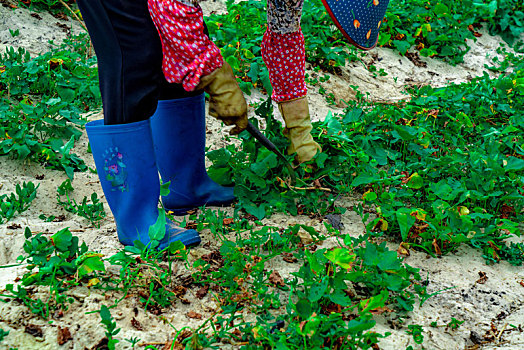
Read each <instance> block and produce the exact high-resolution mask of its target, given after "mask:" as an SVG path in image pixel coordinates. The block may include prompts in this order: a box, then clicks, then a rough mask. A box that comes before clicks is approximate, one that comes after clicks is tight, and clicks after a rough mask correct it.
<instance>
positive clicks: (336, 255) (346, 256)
mask: <svg viewBox="0 0 524 350" xmlns="http://www.w3.org/2000/svg"><path fill="white" fill-rule="evenodd" d="M324 256H325V257H326V258H328V259H329V260H330V261H331V262H332V263H334V264H336V265H338V266H340V267H342V268H343V269H349V268H351V264H352V263H353V262H354V261H355V259H356V255H355V254H353V253H352V252H350V250H349V249H347V248H335V249H333V250H330V251H327V252H326V253H325V254H324Z"/></svg>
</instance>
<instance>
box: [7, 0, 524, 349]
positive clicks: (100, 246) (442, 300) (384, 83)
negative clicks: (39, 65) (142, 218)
mask: <svg viewBox="0 0 524 350" xmlns="http://www.w3.org/2000/svg"><path fill="white" fill-rule="evenodd" d="M202 5H203V7H204V9H205V12H206V13H210V12H212V11H224V9H225V6H224V3H223V2H221V1H210V0H208V1H205V2H203V3H202ZM39 16H41V18H42V19H37V18H35V17H32V16H31V12H29V11H27V10H20V9H18V10H15V11H13V10H11V9H9V8H6V7H3V6H0V50H1V52H3V51H4V48H5V47H9V46H15V47H24V48H26V49H27V50H28V51H29V52H30V53H31V54H37V53H39V52H42V51H45V50H47V49H48V48H49V47H50V44H49V43H47V40H53V41H54V42H55V43H59V42H60V41H61V40H62V39H63V38H64V37H65V36H66V35H67V32H68V31H69V30H66V29H64V28H70V29H71V30H73V31H74V32H78V31H80V30H81V28H80V27H79V26H78V24H76V23H75V22H70V21H66V20H59V19H56V18H54V17H52V16H50V15H48V14H45V13H40V14H39ZM57 22H58V23H60V26H58V25H57ZM64 25H65V26H64ZM9 29H11V30H16V29H19V31H20V34H19V35H18V36H15V37H13V36H12V35H11V34H10V32H9ZM482 33H483V36H482V37H481V38H479V40H477V41H476V42H470V43H469V44H470V45H471V50H470V52H469V53H468V54H467V55H466V57H465V62H464V63H463V64H461V65H459V66H456V67H454V66H450V65H447V64H445V63H442V62H441V61H437V60H433V59H427V58H421V59H420V61H421V62H423V63H424V64H420V63H417V64H415V63H413V62H412V61H410V60H409V59H407V58H406V57H401V56H399V55H398V54H396V53H395V52H393V51H391V50H388V49H382V48H378V49H376V50H374V51H373V52H371V53H370V54H369V55H367V56H365V58H364V61H365V62H366V63H367V64H370V63H371V62H374V64H375V65H376V66H377V68H378V69H380V68H382V69H384V71H386V72H387V73H388V75H387V76H385V77H377V78H374V77H373V75H372V74H371V73H369V72H368V71H367V70H366V69H365V67H364V65H363V64H362V63H353V64H350V65H348V66H347V67H345V68H343V70H342V76H331V78H330V79H329V81H327V82H326V83H321V86H322V87H324V88H325V89H326V91H327V92H328V93H333V94H334V95H335V98H336V106H329V105H328V104H327V103H326V101H325V97H324V96H322V95H320V94H319V93H318V88H319V86H312V87H310V95H309V100H310V103H311V112H312V116H313V119H315V120H322V119H323V118H324V117H325V116H326V114H327V113H328V111H331V112H333V113H339V112H341V111H342V109H343V106H344V102H343V101H349V100H351V99H352V98H354V96H355V91H354V90H353V89H352V88H351V87H350V85H356V86H358V87H359V89H360V91H361V92H363V93H369V98H370V99H371V100H372V101H398V100H400V99H403V98H406V95H405V93H404V91H405V85H413V84H416V85H423V84H431V85H433V86H443V85H446V84H448V83H450V82H452V83H459V82H463V81H468V80H469V79H471V78H473V77H475V76H479V75H481V74H482V72H483V67H484V64H489V63H490V61H491V59H492V57H493V56H494V55H496V52H495V50H496V48H497V47H498V46H499V43H500V42H501V40H500V38H498V37H492V36H490V35H488V34H487V33H486V32H482ZM309 68H311V67H309ZM308 72H309V74H310V75H312V76H313V75H314V74H315V72H314V71H312V70H311V69H309V71H308ZM260 97H262V95H261V94H260V93H257V92H254V93H253V94H252V96H250V97H248V100H249V101H250V102H257V101H258V99H259V98H260ZM277 111H278V110H277ZM250 113H251V114H252V113H253V111H252V110H251V111H250ZM276 113H277V114H278V112H276ZM276 117H277V118H279V117H280V116H278V115H276ZM89 118H90V119H97V118H101V116H100V114H98V115H92V116H90V117H89ZM207 123H208V125H207V127H208V133H207V136H208V141H207V142H208V145H211V146H212V147H221V146H222V145H224V144H225V143H226V142H228V141H226V139H225V138H224V133H222V132H220V129H221V126H220V124H219V123H217V122H216V121H215V120H213V119H211V118H209V119H208V121H207ZM74 151H75V152H76V153H77V154H78V155H80V156H81V157H82V158H83V159H84V160H85V161H86V163H87V165H88V166H90V167H94V163H93V161H92V159H91V156H90V155H89V154H88V153H87V137H86V135H85V134H84V135H83V136H82V138H81V140H80V141H79V142H78V143H77V144H76V146H75V150H74ZM41 175H44V176H43V177H42V176H41ZM37 176H38V179H37ZM65 179H66V176H65V174H64V173H62V172H59V171H53V170H48V169H44V168H42V167H41V166H39V165H36V164H28V163H25V162H20V161H14V160H10V159H8V158H7V157H2V158H0V193H9V192H11V191H14V188H15V186H16V184H18V183H21V182H23V181H32V182H33V183H35V184H38V185H39V188H38V196H37V198H36V199H35V201H34V202H33V204H32V206H31V208H30V209H29V210H28V211H27V212H25V213H24V214H23V215H20V216H18V217H16V218H14V219H13V220H12V221H11V222H9V224H8V225H2V226H1V227H0V267H2V266H5V265H10V264H14V263H16V258H17V256H19V255H20V254H21V253H22V244H23V242H24V236H23V230H24V228H25V227H30V228H31V230H32V231H33V232H44V233H46V234H49V235H51V234H53V233H55V232H56V231H58V230H60V229H62V228H64V227H69V228H70V229H71V231H73V233H74V234H76V235H78V236H79V237H80V238H81V239H82V240H84V241H85V242H86V243H87V244H88V246H89V247H90V249H91V250H95V251H100V252H102V253H103V254H105V255H106V256H109V255H112V254H114V253H115V252H117V251H118V249H120V248H121V245H120V244H119V242H118V240H117V239H116V234H115V226H114V223H113V222H112V219H111V216H110V213H109V211H108V209H107V208H108V207H107V205H106V211H108V214H109V217H108V218H107V219H106V220H105V221H104V222H103V224H102V226H101V227H100V228H98V229H97V228H92V227H89V224H88V222H87V221H86V220H84V219H82V218H80V217H77V216H75V215H73V214H70V213H68V212H66V211H65V210H64V209H63V208H61V207H60V206H59V205H58V204H57V203H56V200H55V197H56V189H57V187H58V185H60V183H62V181H64V180H65ZM74 188H75V192H74V197H75V198H76V199H77V200H78V199H82V198H83V197H84V196H89V195H90V194H91V193H92V192H97V193H98V194H99V196H100V197H102V198H103V192H102V190H101V187H100V184H99V182H98V179H97V176H96V175H93V174H91V173H89V172H87V173H77V174H75V180H74ZM351 204H352V201H351V200H350V199H347V198H345V199H343V200H341V203H340V205H342V206H345V207H347V208H351ZM40 214H45V215H51V214H53V215H55V216H59V215H64V220H63V221H61V222H51V223H45V222H43V221H42V220H41V219H39V218H38V217H39V215H40ZM296 222H299V223H305V224H307V225H310V226H313V227H315V228H317V229H318V230H319V231H321V232H324V231H325V228H324V226H323V224H322V223H321V222H319V221H318V220H312V219H310V218H308V217H300V216H298V217H288V216H285V215H274V216H273V217H271V218H270V219H266V220H265V221H264V223H265V224H267V225H273V226H277V227H286V226H287V225H289V224H291V223H296ZM342 223H343V229H342V232H343V233H347V234H351V235H358V234H360V233H361V232H362V231H363V225H362V223H361V220H360V217H359V216H358V215H357V214H356V213H355V212H353V211H351V210H348V211H347V212H346V213H345V214H344V215H342ZM202 234H203V244H202V245H201V246H200V247H198V248H195V249H193V250H192V251H191V256H190V260H191V261H194V260H195V259H197V258H198V257H200V256H202V255H203V254H206V253H208V252H210V251H212V250H214V249H215V248H216V244H215V242H214V239H213V236H212V235H211V234H210V233H209V231H207V230H205V231H203V232H202ZM331 243H332V242H330V241H329V240H328V241H327V242H325V243H324V245H325V246H328V245H329V244H331ZM388 244H389V245H390V246H391V248H396V247H395V244H394V243H392V242H390V243H388ZM480 255H481V254H480V252H479V251H477V250H474V249H471V248H468V247H463V248H461V249H460V250H459V251H458V252H456V253H455V254H452V255H449V256H445V257H442V258H439V259H434V258H430V257H428V256H426V254H424V253H420V252H411V255H410V256H409V257H407V258H406V262H407V263H408V264H410V265H412V266H414V267H418V268H420V269H421V275H423V276H426V275H428V279H429V285H428V291H429V292H430V293H437V292H438V291H442V290H446V291H444V292H442V293H437V294H436V295H435V296H434V297H432V298H430V299H429V300H428V301H426V303H424V304H423V305H422V306H421V307H419V305H416V308H415V311H414V312H412V313H410V314H409V315H408V316H409V317H408V318H407V319H406V320H405V322H404V323H403V324H400V323H398V322H391V319H392V318H391V317H388V318H387V319H386V317H382V316H377V322H378V323H377V326H376V329H377V331H380V332H391V333H392V335H391V336H389V337H387V338H386V339H384V340H382V341H381V342H380V348H381V349H405V348H406V347H407V346H408V345H412V346H413V348H414V349H421V346H419V345H416V344H414V342H413V340H412V338H411V336H410V335H407V334H406V330H407V325H409V324H420V325H423V326H424V337H425V342H424V344H423V345H424V348H425V349H465V348H468V347H470V348H471V349H515V350H517V349H524V333H522V327H524V306H523V301H522V295H523V293H524V286H523V284H522V281H523V280H524V270H523V269H522V267H514V266H511V265H509V264H507V263H505V262H502V263H500V264H497V265H494V266H487V265H485V263H484V261H483V259H482V258H481V256H480ZM178 268H179V273H180V274H182V275H183V274H184V271H183V269H184V268H183V266H179V267H178ZM268 268H269V269H275V270H278V271H281V272H282V275H283V276H284V277H285V276H286V275H287V273H289V271H292V270H293V269H295V268H296V266H293V265H291V264H289V263H286V262H284V261H278V260H276V261H273V262H272V263H271V266H268ZM23 271H24V269H23V267H11V268H2V269H0V291H1V290H2V289H3V288H4V287H5V285H6V284H8V283H13V282H14V281H15V278H16V277H17V276H21V275H22V274H23ZM481 272H482V273H485V275H486V276H487V280H485V281H482V280H480V279H479V273H481ZM448 288H451V289H448ZM72 296H73V297H74V298H75V300H76V302H75V303H74V304H73V305H72V306H71V308H70V310H69V311H67V312H65V313H64V315H63V317H60V318H54V320H53V321H52V322H47V321H44V320H41V319H39V318H37V317H34V316H33V315H32V314H31V313H30V312H29V311H28V310H27V308H26V307H24V306H20V305H17V304H16V303H14V302H10V303H7V304H6V303H0V328H2V329H4V330H8V331H10V334H9V335H8V336H7V337H6V338H5V340H4V341H3V342H2V343H1V344H0V349H8V348H9V347H18V348H19V349H85V348H87V349H90V348H92V347H93V346H95V345H96V344H98V342H99V341H100V340H101V339H102V338H103V337H104V330H103V328H102V327H101V326H100V324H99V321H100V319H99V316H98V314H89V315H86V312H88V311H92V310H96V309H99V308H100V306H101V304H103V303H104V304H108V303H110V302H112V300H114V299H115V298H114V297H111V296H110V295H109V296H104V295H102V294H101V293H100V292H99V291H96V290H92V289H87V288H80V289H77V290H74V291H72ZM186 298H187V299H188V300H189V301H190V302H191V303H190V304H189V305H185V304H182V303H180V302H177V303H176V304H174V305H173V306H172V307H170V308H169V309H168V310H165V312H164V314H163V316H164V317H165V319H164V320H162V319H161V318H160V317H158V316H155V315H152V314H150V313H145V312H144V310H143V308H141V307H140V306H139V304H138V302H137V298H136V297H131V298H128V299H125V300H124V301H123V302H121V303H120V304H119V306H118V307H117V308H116V309H114V310H113V312H112V313H113V315H114V316H115V318H116V320H117V323H118V327H120V328H122V331H121V332H120V334H119V336H118V338H119V339H122V341H121V343H120V344H119V345H118V346H119V347H118V348H122V349H126V348H128V347H127V346H128V343H126V342H124V341H123V339H124V338H131V337H139V338H141V339H142V340H141V344H145V343H149V342H166V341H167V340H168V339H172V338H173V336H174V331H173V329H172V328H171V327H170V325H169V324H168V323H171V324H172V325H173V326H174V327H175V328H177V329H180V328H181V327H183V326H190V327H197V326H198V325H199V324H201V323H202V322H203V321H202V320H197V319H193V318H189V317H188V316H187V312H188V311H196V312H198V313H200V314H202V315H203V319H206V318H207V317H209V316H211V315H212V312H213V311H214V309H215V308H216V306H217V305H216V304H215V301H214V300H213V299H212V298H211V296H210V295H208V296H206V297H204V299H202V300H200V299H198V298H196V297H195V290H189V291H188V294H187V295H186ZM452 317H454V318H456V319H458V320H461V321H465V322H464V323H463V324H462V326H461V327H460V328H459V329H458V330H451V329H446V328H445V327H439V328H432V327H430V326H429V325H430V323H431V322H433V321H437V322H438V324H439V325H443V324H447V323H448V322H449V321H451V319H452ZM132 319H135V320H137V321H138V322H139V323H140V324H141V325H142V327H143V329H144V330H146V331H140V330H138V329H137V328H136V327H133V326H132V324H131V322H132ZM165 320H167V321H168V322H166V321H165ZM27 325H40V326H42V330H43V334H42V336H37V337H35V336H33V335H30V334H28V333H26V332H24V329H25V328H26V326H27ZM512 325H513V326H515V327H516V328H515V327H513V326H512ZM58 327H68V328H69V330H70V332H71V335H72V338H73V339H72V340H70V341H68V342H67V343H65V344H64V345H63V346H58V344H57V332H58ZM490 332H492V333H494V337H493V338H494V339H495V340H494V341H491V342H486V343H483V339H484V336H485V335H488V336H489V335H490ZM225 348H235V347H230V346H224V349H225Z"/></svg>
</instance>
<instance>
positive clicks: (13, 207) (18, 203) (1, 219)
mask: <svg viewBox="0 0 524 350" xmlns="http://www.w3.org/2000/svg"><path fill="white" fill-rule="evenodd" d="M39 186H40V185H37V186H35V184H34V183H32V182H31V181H29V182H28V183H26V182H25V181H24V183H23V184H22V186H20V184H17V185H16V189H15V191H16V193H11V194H10V195H9V196H8V195H7V194H3V195H0V224H3V223H6V222H7V221H9V220H10V219H12V218H13V217H14V216H15V215H16V213H19V214H21V213H23V212H24V211H26V210H27V209H29V207H30V205H31V202H32V201H33V200H34V199H35V197H36V189H37V188H38V187H39Z"/></svg>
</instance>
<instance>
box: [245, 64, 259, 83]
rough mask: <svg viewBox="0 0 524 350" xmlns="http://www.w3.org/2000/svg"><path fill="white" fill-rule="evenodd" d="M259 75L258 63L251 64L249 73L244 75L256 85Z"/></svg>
mask: <svg viewBox="0 0 524 350" xmlns="http://www.w3.org/2000/svg"><path fill="white" fill-rule="evenodd" d="M259 73H260V68H259V67H258V63H256V62H252V63H251V67H250V69H249V72H247V74H246V75H247V76H248V77H249V78H250V79H251V81H252V82H253V83H256V82H257V81H258V74H259Z"/></svg>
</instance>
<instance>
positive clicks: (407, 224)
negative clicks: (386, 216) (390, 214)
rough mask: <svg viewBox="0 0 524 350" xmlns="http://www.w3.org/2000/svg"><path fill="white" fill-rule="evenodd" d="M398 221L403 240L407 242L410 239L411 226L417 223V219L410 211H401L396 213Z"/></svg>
mask: <svg viewBox="0 0 524 350" xmlns="http://www.w3.org/2000/svg"><path fill="white" fill-rule="evenodd" d="M395 214H396V216H397V222H398V225H399V227H400V234H401V236H402V241H404V242H406V241H407V239H408V233H409V230H410V229H411V227H412V226H413V225H414V224H415V221H416V219H415V218H414V217H413V216H411V215H410V213H406V212H399V211H397V212H396V213H395Z"/></svg>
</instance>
